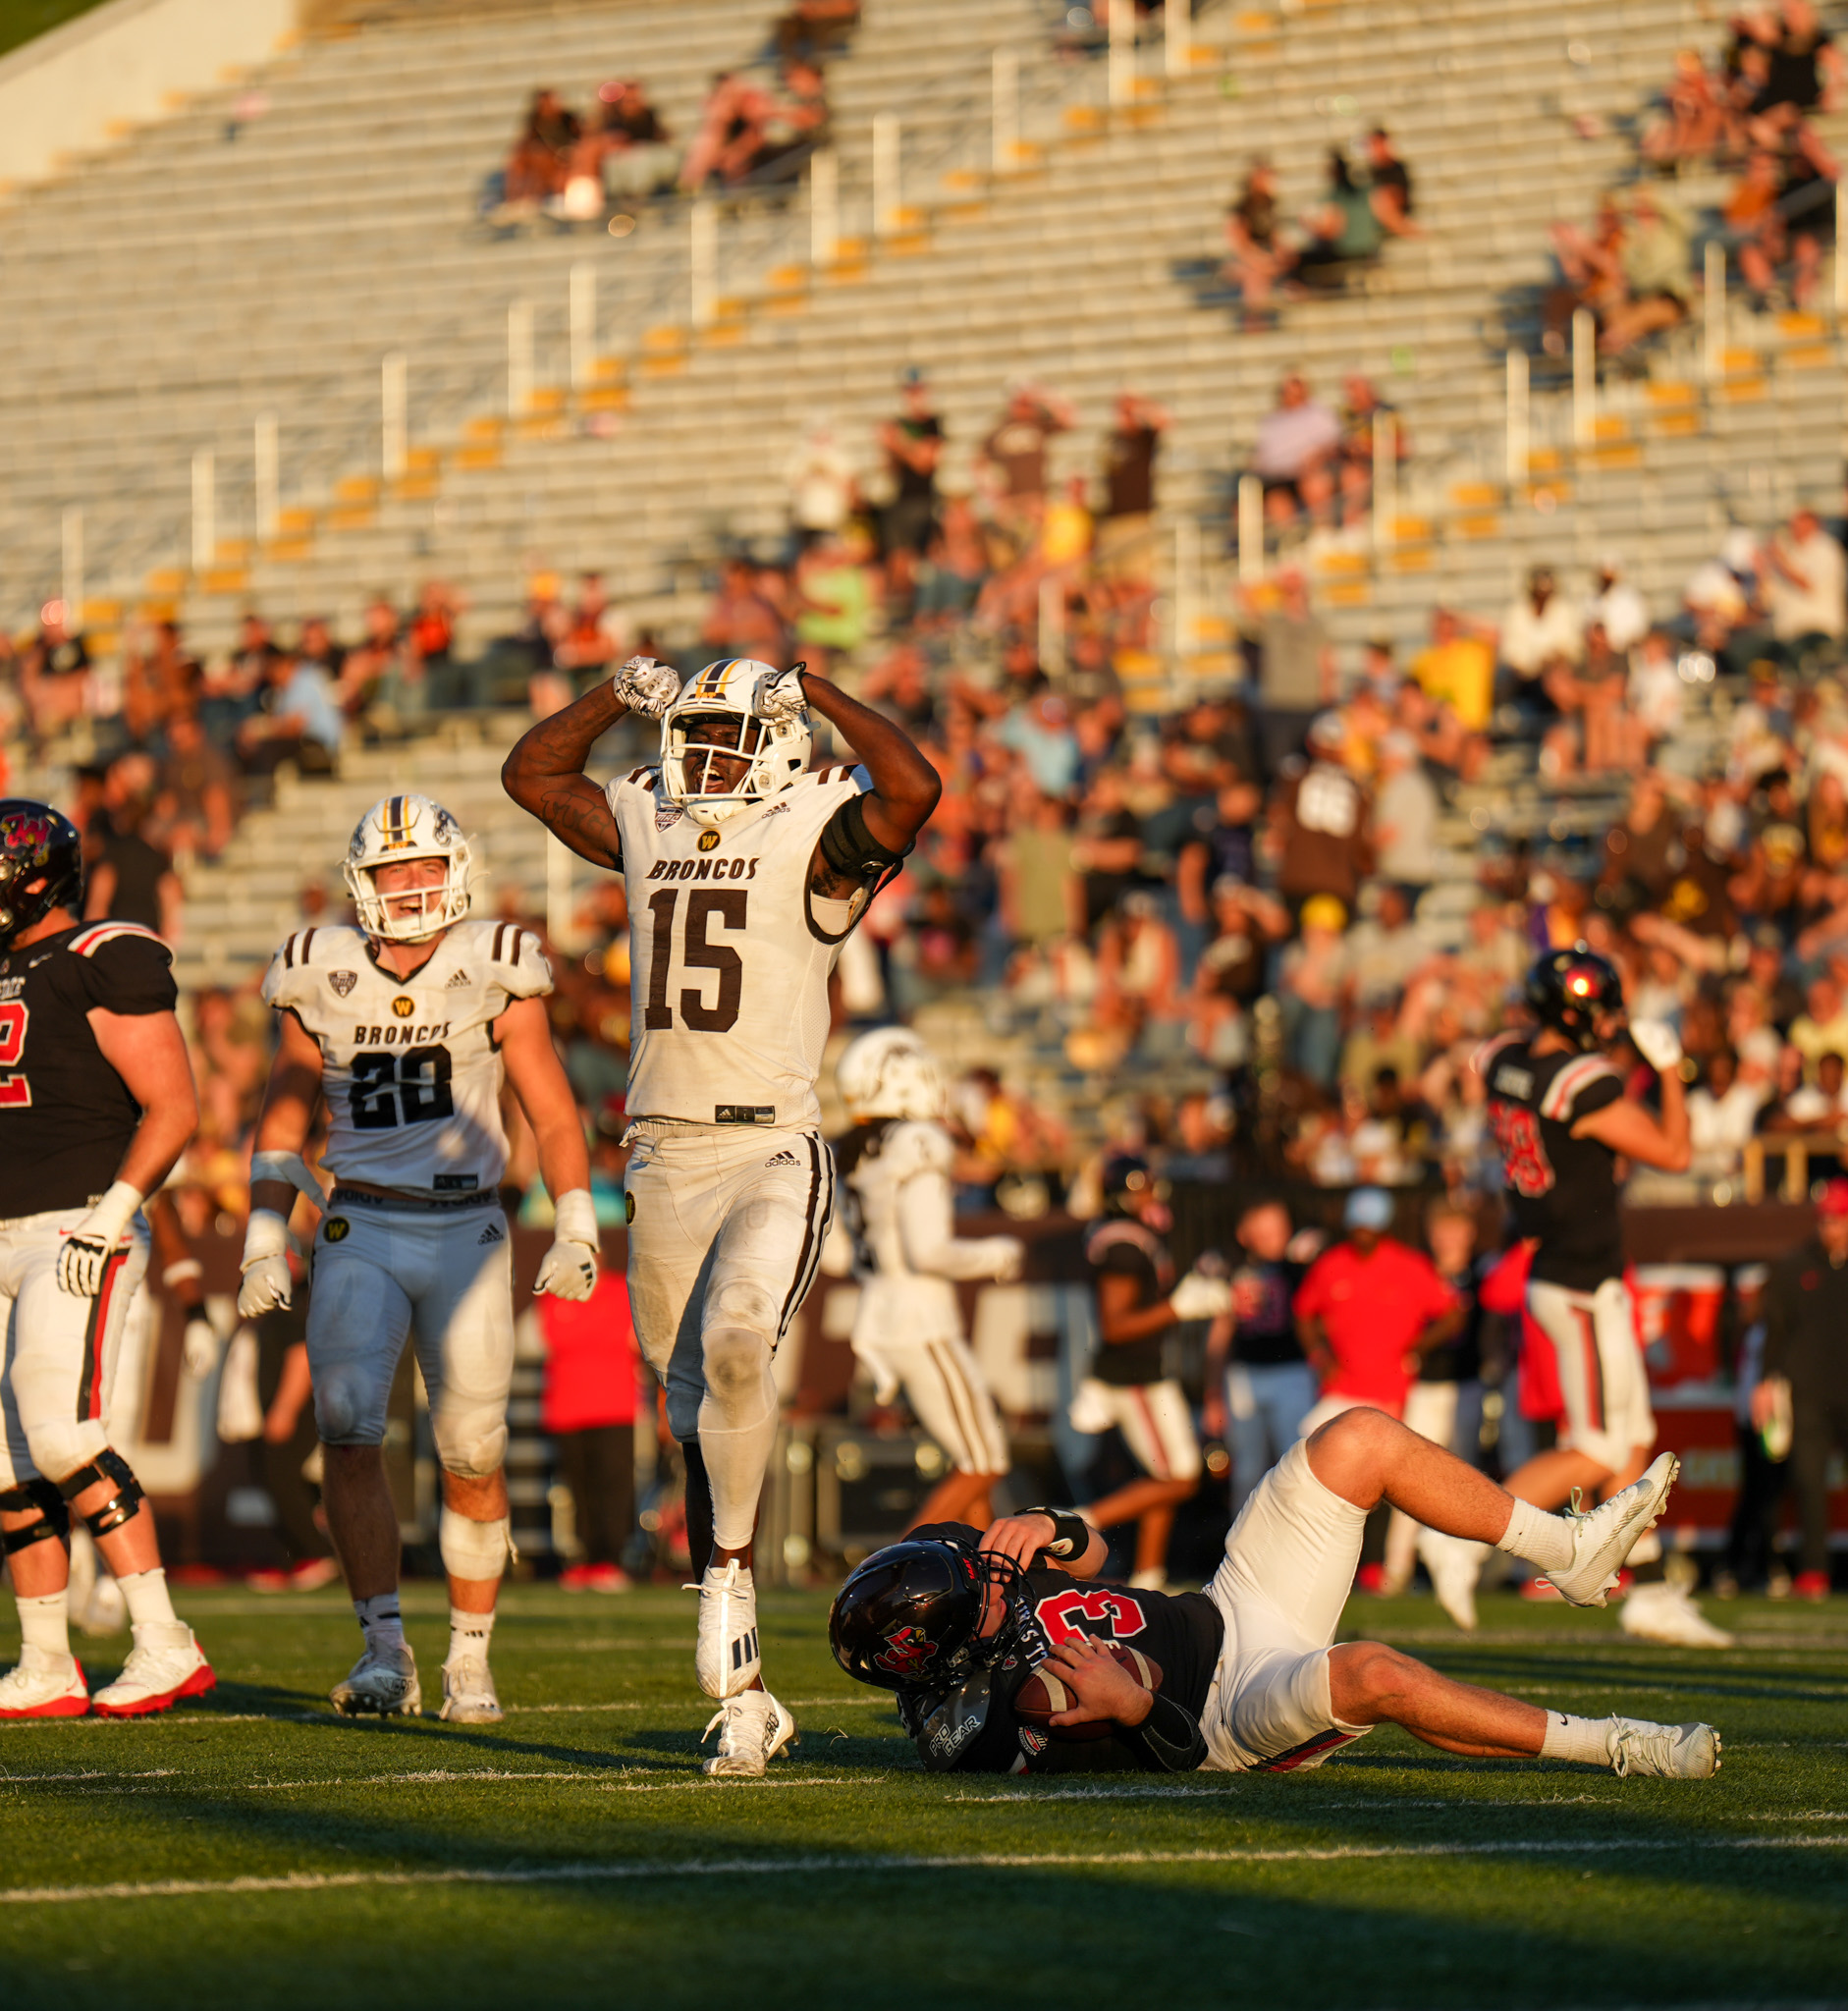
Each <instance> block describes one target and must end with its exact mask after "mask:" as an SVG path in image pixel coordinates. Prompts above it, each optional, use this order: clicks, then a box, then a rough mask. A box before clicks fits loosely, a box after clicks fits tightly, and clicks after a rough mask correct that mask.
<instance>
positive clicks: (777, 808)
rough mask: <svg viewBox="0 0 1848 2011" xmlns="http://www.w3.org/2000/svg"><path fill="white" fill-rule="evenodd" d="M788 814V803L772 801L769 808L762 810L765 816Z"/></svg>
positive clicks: (783, 815)
mask: <svg viewBox="0 0 1848 2011" xmlns="http://www.w3.org/2000/svg"><path fill="white" fill-rule="evenodd" d="M788 814H789V806H788V803H772V804H771V806H770V808H769V809H768V810H766V811H765V812H764V815H765V816H766V817H787V816H788Z"/></svg>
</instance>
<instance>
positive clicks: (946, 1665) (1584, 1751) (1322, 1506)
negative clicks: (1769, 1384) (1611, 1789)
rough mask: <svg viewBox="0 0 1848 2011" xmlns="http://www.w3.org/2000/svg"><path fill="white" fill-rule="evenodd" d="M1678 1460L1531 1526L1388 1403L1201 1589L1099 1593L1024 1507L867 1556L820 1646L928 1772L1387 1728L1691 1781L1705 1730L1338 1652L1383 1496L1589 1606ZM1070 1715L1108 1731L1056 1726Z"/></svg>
mask: <svg viewBox="0 0 1848 2011" xmlns="http://www.w3.org/2000/svg"><path fill="white" fill-rule="evenodd" d="M1675 1472H1676V1466H1675V1461H1674V1459H1673V1457H1672V1456H1671V1455H1669V1454H1666V1453H1664V1454H1663V1456H1662V1457H1661V1458H1660V1459H1659V1460H1658V1461H1657V1462H1656V1464H1655V1465H1654V1466H1653V1467H1652V1468H1651V1469H1650V1471H1649V1473H1648V1474H1647V1475H1646V1476H1645V1477H1644V1479H1643V1480H1641V1481H1639V1482H1638V1483H1637V1484H1636V1485H1635V1486H1634V1487H1632V1488H1628V1489H1626V1490H1624V1492H1623V1493H1621V1494H1619V1495H1613V1496H1612V1497H1611V1499H1610V1500H1608V1501H1606V1502H1604V1503H1603V1504H1602V1505H1601V1506H1600V1507H1598V1508H1595V1509H1593V1510H1592V1511H1591V1513H1590V1514H1587V1515H1572V1514H1568V1515H1563V1516H1557V1515H1548V1514H1545V1513H1543V1512H1542V1511H1541V1510H1540V1509H1538V1508H1535V1507H1532V1506H1530V1505H1529V1504H1528V1503H1527V1502H1525V1501H1517V1500H1516V1499H1514V1498H1513V1496H1512V1495H1508V1494H1506V1493H1504V1492H1503V1490H1502V1489H1500V1488H1498V1487H1496V1486H1495V1483H1494V1482H1493V1481H1492V1480H1490V1479H1489V1478H1488V1476H1487V1475H1485V1474H1483V1473H1480V1472H1478V1471H1477V1470H1476V1468H1474V1467H1472V1466H1468V1465H1466V1464H1465V1463H1464V1462H1463V1461H1462V1460H1460V1459H1458V1458H1456V1457H1455V1456H1454V1455H1453V1454H1452V1453H1449V1452H1447V1451H1445V1450H1443V1449H1442V1448H1441V1447H1440V1446H1437V1445H1434V1444H1433V1443H1432V1442H1431V1441H1430V1440H1428V1439H1421V1438H1420V1437H1419V1436H1418V1434H1417V1433H1415V1432H1412V1431H1408V1430H1407V1429H1406V1427H1405V1426H1403V1425H1401V1424H1400V1423H1399V1422H1398V1421H1397V1420H1396V1419H1395V1418H1389V1417H1387V1416H1386V1413H1385V1412H1384V1411H1378V1410H1372V1409H1369V1408H1366V1407H1364V1406H1363V1407H1356V1408H1355V1409H1353V1410H1348V1411H1344V1412H1342V1413H1341V1415H1340V1416H1338V1417H1336V1418H1333V1419H1332V1420H1331V1421H1330V1422H1329V1423H1328V1424H1326V1425H1324V1426H1323V1427H1322V1429H1321V1430H1320V1431H1318V1432H1316V1433H1315V1434H1314V1435H1313V1436H1312V1437H1310V1438H1308V1439H1306V1440H1305V1439H1299V1440H1297V1441H1296V1443H1295V1444H1294V1445H1292V1446H1291V1447H1290V1449H1289V1450H1288V1451H1287V1452H1286V1453H1285V1454H1284V1455H1283V1457H1282V1458H1281V1459H1280V1460H1279V1461H1278V1462H1277V1465H1276V1466H1275V1467H1273V1468H1272V1469H1271V1471H1270V1472H1269V1473H1268V1474H1266V1476H1265V1477H1264V1479H1263V1480H1262V1481H1261V1482H1260V1483H1259V1484H1258V1487H1257V1489H1256V1490H1255V1491H1254V1492H1253V1494H1252V1495H1251V1497H1250V1499H1249V1500H1248V1501H1247V1502H1246V1504H1245V1506H1244V1508H1243V1509H1242V1510H1241V1511H1240V1513H1239V1517H1238V1520H1237V1522H1235V1523H1234V1524H1233V1526H1232V1530H1231V1534H1230V1535H1229V1536H1228V1537H1227V1538H1226V1541H1225V1557H1224V1561H1223V1563H1222V1564H1221V1566H1220V1568H1219V1571H1218V1572H1217V1573H1216V1574H1215V1576H1214V1579H1213V1582H1212V1584H1211V1585H1209V1586H1208V1587H1207V1589H1206V1591H1205V1592H1204V1593H1182V1594H1179V1595H1177V1596H1176V1595H1169V1594H1167V1593H1159V1592H1150V1591H1140V1590H1138V1589H1136V1588H1134V1587H1124V1586H1114V1585H1108V1586H1107V1585H1099V1584H1097V1583H1096V1582H1095V1576H1096V1573H1097V1572H1098V1571H1099V1570H1101V1569H1102V1567H1103V1564H1104V1559H1105V1555H1106V1549H1107V1547H1106V1544H1105V1541H1104V1539H1103V1537H1102V1536H1101V1535H1099V1533H1098V1532H1097V1531H1096V1530H1095V1529H1093V1528H1092V1527H1091V1525H1090V1524H1089V1523H1088V1522H1085V1521H1084V1520H1082V1519H1081V1518H1080V1517H1079V1516H1077V1515H1075V1514H1070V1513H1067V1512H1064V1511H1062V1510H1058V1509H1049V1508H1030V1509H1027V1510H1025V1511H1024V1512H1023V1513H1021V1514H1019V1515H1015V1516H1009V1517H1008V1518H1006V1520H1005V1521H1001V1522H996V1523H991V1524H990V1525H989V1528H988V1529H987V1531H986V1532H985V1533H984V1534H982V1535H981V1536H979V1537H978V1536H977V1533H976V1532H975V1530H973V1529H972V1528H970V1527H968V1526H967V1525H966V1524H957V1523H938V1524H932V1525H929V1526H926V1527H924V1528H921V1529H917V1530H914V1531H913V1532H912V1533H911V1535H910V1537H908V1538H907V1539H906V1540H905V1541H904V1542H902V1543H898V1544H894V1545H892V1546H890V1547H889V1548H888V1549H883V1550H876V1551H875V1552H874V1553H873V1554H872V1555H871V1556H870V1557H868V1558H867V1559H866V1561H865V1562H864V1563H863V1564H861V1565H860V1566H859V1568H858V1569H857V1570H855V1571H854V1572H853V1574H852V1575H851V1576H850V1577H849V1578H848V1580H847V1582H846V1583H845V1585H843V1586H842V1589H841V1591H840V1593H839V1594H838V1595H837V1596H836V1599H835V1603H834V1607H833V1610H832V1611H831V1612H830V1614H829V1640H830V1643H831V1645H832V1646H833V1649H834V1654H835V1659H836V1660H837V1661H838V1662H839V1663H840V1664H841V1666H842V1668H843V1669H844V1670H845V1671H846V1672H847V1674H848V1675H850V1676H852V1677H854V1678H855V1679H856V1680H858V1681H860V1682H863V1683H872V1684H876V1685H878V1686H879V1687H880V1688H882V1689H887V1690H891V1691H893V1692H894V1693H896V1695H897V1701H898V1712H899V1716H900V1718H901V1719H902V1721H903V1723H904V1726H905V1729H906V1730H907V1731H908V1732H909V1733H910V1734H911V1736H912V1738H913V1739H915V1741H916V1742H917V1748H918V1753H919V1756H920V1758H921V1759H922V1760H923V1762H924V1765H925V1766H927V1767H929V1768H930V1769H931V1770H933V1771H937V1772H947V1771H951V1770H963V1771H971V1772H982V1773H1032V1772H1045V1771H1066V1770H1079V1769H1082V1770H1087V1771H1089V1770H1097V1769H1108V1768H1130V1767H1133V1768H1140V1769H1142V1770H1145V1771H1155V1772H1176V1771H1185V1770H1188V1769H1191V1768H1193V1767H1198V1766H1205V1767H1215V1768H1220V1769H1223V1770H1228V1771H1245V1770H1249V1769H1254V1768H1256V1769H1264V1770H1269V1771H1288V1770H1291V1769H1294V1768H1297V1767H1302V1766H1318V1765H1320V1764H1321V1762H1322V1761H1324V1760H1325V1759H1327V1758H1328V1756H1329V1755H1330V1754H1331V1753H1332V1752H1333V1751H1334V1750H1335V1749H1336V1748H1337V1747H1339V1746H1342V1745H1345V1744H1347V1743H1348V1742H1349V1741H1350V1740H1353V1739H1357V1738H1360V1737H1362V1736H1363V1735H1364V1734H1365V1733H1366V1732H1368V1731H1370V1730H1372V1728H1373V1727H1374V1726H1375V1725H1376V1724H1397V1725H1402V1726H1403V1727H1404V1728H1405V1729H1406V1730H1407V1731H1409V1732H1411V1733H1412V1734H1413V1736H1414V1737H1416V1738H1419V1739H1422V1740H1424V1741H1425V1743H1426V1744H1427V1745H1432V1746H1436V1747H1438V1748H1440V1750H1442V1751H1444V1752H1448V1753H1461V1754H1464V1755H1467V1756H1469V1757H1472V1758H1477V1759H1531V1758H1534V1757H1536V1756H1538V1757H1541V1758H1545V1759H1558V1760H1577V1761H1583V1762H1586V1763H1588V1764H1590V1765H1592V1766H1609V1767H1611V1768H1613V1769H1614V1770H1615V1771H1616V1772H1618V1773H1650V1774H1660V1775H1666V1776H1672V1777H1676V1778H1682V1779H1703V1778H1705V1777H1707V1776H1708V1775H1710V1774H1712V1773H1713V1772H1714V1771H1716V1770H1717V1768H1718V1766H1719V1737H1718V1734H1717V1733H1716V1732H1715V1731H1714V1730H1713V1728H1712V1726H1711V1725H1705V1724H1686V1725H1658V1724H1652V1723H1649V1722H1647V1721H1644V1720H1640V1719H1633V1718H1626V1717H1617V1716H1611V1717H1603V1718H1585V1717H1574V1716H1571V1715H1569V1714H1568V1713H1566V1712H1558V1711H1549V1710H1542V1709H1541V1707H1540V1706H1539V1705H1537V1704H1530V1703H1527V1702H1525V1701H1523V1700H1521V1699H1518V1698H1514V1697H1505V1696H1501V1695H1499V1694H1498V1693H1496V1692H1495V1691H1493V1690H1483V1689H1478V1688H1476V1687H1475V1686H1474V1685H1473V1684H1468V1683H1459V1682H1454V1681H1452V1680H1451V1679H1450V1678H1449V1677H1448V1676H1443V1675H1440V1674H1439V1673H1438V1672H1437V1670H1435V1669H1431V1668H1427V1667H1426V1666H1425V1665H1424V1664H1423V1663H1422V1662H1417V1661H1414V1660H1413V1659H1412V1658H1410V1657H1409V1656H1406V1655H1401V1654H1399V1653H1398V1652H1397V1651H1396V1650H1395V1649H1391V1648H1387V1647H1386V1646H1384V1645H1383V1644H1381V1643H1379V1642H1371V1641H1344V1642H1342V1643H1340V1644H1339V1645H1338V1646H1336V1645H1334V1633H1335V1629H1336V1627H1337V1626H1338V1624H1339V1622H1340V1617H1341V1611H1342V1608H1343V1606H1344V1605H1345V1603H1346V1601H1347V1596H1348V1592H1349V1590H1350V1588H1351V1587H1352V1585H1353V1580H1354V1567H1355V1565H1356V1564H1357V1563H1358V1561H1359V1558H1360V1542H1361V1532H1362V1530H1363V1529H1364V1528H1365V1526H1366V1520H1367V1516H1368V1514H1369V1512H1370V1511H1371V1510H1373V1509H1374V1508H1377V1507H1378V1506H1380V1504H1381V1503H1382V1502H1389V1503H1390V1504H1391V1505H1392V1506H1393V1507H1395V1508H1401V1509H1403V1510H1404V1511H1405V1512H1406V1513H1407V1514H1409V1515H1411V1516H1412V1517H1413V1518H1414V1519H1415V1520H1417V1521H1419V1522H1422V1523H1424V1524H1426V1525H1427V1526H1428V1527H1430V1528H1433V1529H1438V1530H1440V1531H1443V1532H1445V1533H1447V1534H1449V1535H1452V1536H1456V1537H1460V1538H1466V1539H1473V1540H1476V1541H1480V1542H1483V1543H1492V1544H1494V1545H1495V1547H1496V1548H1497V1549H1504V1550H1507V1551H1509V1552H1510V1553H1512V1554H1514V1555H1517V1556H1525V1557H1529V1558H1531V1559H1532V1560H1533V1561H1534V1562H1535V1563H1537V1564H1539V1565H1540V1567H1541V1568H1542V1569H1543V1570H1544V1571H1545V1572H1546V1573H1547V1575H1548V1576H1549V1578H1550V1579H1551V1581H1552V1582H1553V1584H1554V1585H1555V1586H1556V1587H1557V1588H1558V1589H1559V1591H1560V1592H1561V1594H1562V1595H1563V1596H1564V1597H1565V1598H1567V1599H1569V1600H1571V1601H1572V1602H1573V1603H1576V1604H1580V1605H1589V1604H1602V1603H1603V1599H1604V1595H1605V1593H1606V1592H1607V1590H1608V1589H1609V1587H1610V1586H1611V1585H1612V1584H1613V1583H1614V1582H1615V1578H1616V1573H1617V1570H1618V1568H1619V1567H1620V1565H1621V1564H1622V1562H1623V1559H1624V1557H1625V1556H1626V1555H1627V1554H1628V1552H1629V1549H1630V1548H1631V1546H1632V1545H1633V1544H1634V1543H1635V1542H1636V1540H1637V1539H1638V1538H1639V1537H1640V1536H1641V1535H1642V1534H1643V1533H1644V1532H1645V1531H1646V1530H1647V1529H1649V1528H1651V1527H1653V1526H1654V1522H1655V1518H1656V1517H1657V1515H1658V1514H1659V1512H1660V1510H1661V1507H1662V1504H1663V1502H1664V1500H1665V1499H1666V1497H1667V1494H1668V1490H1669V1488H1670V1486H1672V1484H1673V1481H1674V1477H1675ZM1104 1642H1124V1643H1129V1644H1132V1645H1133V1646H1134V1647H1135V1648H1137V1649H1139V1650H1141V1651H1142V1652H1143V1653H1144V1654H1146V1655H1147V1657H1148V1658H1149V1659H1150V1660H1152V1661H1154V1662H1155V1663H1157V1664H1158V1666H1159V1667H1160V1669H1161V1672H1162V1681H1161V1684H1160V1686H1159V1688H1158V1689H1156V1690H1154V1691H1151V1690H1147V1689H1145V1688H1143V1687H1142V1685H1141V1684H1139V1683H1138V1682H1136V1681H1135V1679H1134V1678H1133V1677H1132V1676H1130V1675H1129V1673H1128V1672H1127V1671H1126V1670H1125V1669H1123V1668H1122V1667H1121V1666H1120V1665H1119V1664H1118V1663H1117V1662H1116V1660H1115V1658H1114V1657H1113V1656H1110V1655H1109V1654H1107V1653H1105V1652H1104V1651H1103V1650H1102V1649H1101V1648H1100V1647H1099V1646H1097V1645H1096V1644H1098V1643H1104ZM1043 1665H1044V1666H1047V1667H1049V1668H1050V1669H1051V1670H1052V1671H1053V1672H1054V1673H1056V1674H1057V1675H1058V1676H1059V1677H1060V1679H1061V1681H1062V1682H1063V1683H1064V1685H1065V1686H1066V1688H1067V1689H1068V1690H1069V1691H1070V1692H1071V1693H1072V1695H1073V1696H1075V1697H1076V1699H1077V1700H1078V1701H1077V1704H1076V1705H1075V1706H1074V1707H1072V1708H1071V1709H1069V1710H1067V1711H1065V1712H1061V1713H1060V1714H1058V1715H1056V1716H1054V1717H1053V1718H1052V1719H1051V1721H1050V1724H1046V1725H1042V1724H1039V1723H1036V1722H1026V1721H1023V1720H1022V1719H1021V1718H1020V1716H1019V1715H1018V1713H1017V1712H1016V1710H1015V1708H1014V1707H1015V1701H1016V1699H1017V1697H1018V1695H1019V1692H1020V1689H1021V1687H1022V1685H1023V1684H1024V1683H1025V1682H1026V1680H1027V1678H1028V1677H1029V1676H1030V1675H1031V1674H1032V1673H1033V1672H1034V1671H1035V1670H1036V1669H1038V1668H1040V1667H1042V1666H1043ZM1084 1724H1102V1725H1107V1726H1108V1727H1109V1730H1108V1731H1107V1732H1106V1733H1104V1734H1103V1735H1102V1736H1099V1735H1095V1734H1093V1735H1091V1736H1088V1737H1084V1738H1082V1739H1066V1738H1061V1737H1060V1736H1059V1733H1060V1731H1065V1730H1070V1729H1071V1728H1073V1727H1076V1726H1079V1725H1084Z"/></svg>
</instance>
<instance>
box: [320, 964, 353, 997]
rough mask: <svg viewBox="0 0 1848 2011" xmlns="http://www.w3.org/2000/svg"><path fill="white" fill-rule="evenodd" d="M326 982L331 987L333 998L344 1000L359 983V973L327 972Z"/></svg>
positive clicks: (348, 971)
mask: <svg viewBox="0 0 1848 2011" xmlns="http://www.w3.org/2000/svg"><path fill="white" fill-rule="evenodd" d="M327 982H328V983H329V984H330V985H332V986H333V988H334V996H335V998H337V999H344V998H345V997H346V996H347V994H348V993H349V992H351V991H352V990H353V986H354V985H356V984H357V983H358V982H359V973H358V972H357V971H356V970H335V971H329V972H328V974H327Z"/></svg>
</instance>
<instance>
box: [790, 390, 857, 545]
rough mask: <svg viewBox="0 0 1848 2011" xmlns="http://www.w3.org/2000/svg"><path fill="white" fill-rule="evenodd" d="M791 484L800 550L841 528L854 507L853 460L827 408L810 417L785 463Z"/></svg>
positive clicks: (792, 513) (793, 526) (792, 518)
mask: <svg viewBox="0 0 1848 2011" xmlns="http://www.w3.org/2000/svg"><path fill="white" fill-rule="evenodd" d="M784 475H785V478H786V479H787V480H788V484H789V526H790V529H791V530H792V531H793V532H794V534H795V541H796V546H797V549H798V550H799V551H807V549H808V548H809V546H810V545H812V544H815V543H816V542H818V540H820V539H821V538H824V537H826V536H827V535H828V533H829V532H830V531H837V530H839V529H840V528H841V527H842V525H843V524H844V523H845V522H846V520H847V516H848V515H849V513H850V512H851V510H852V508H853V463H852V462H850V461H849V460H848V459H847V457H846V453H845V451H844V450H843V449H842V445H841V442H840V440H839V439H838V438H837V437H836V434H835V429H834V425H833V422H832V421H831V420H830V419H829V417H828V415H827V414H826V413H825V412H816V413H814V414H812V415H811V416H810V418H809V421H808V425H807V428H806V429H805V430H804V432H803V434H802V438H801V439H800V441H798V442H797V444H796V447H795V451H794V452H793V453H792V454H791V455H790V456H789V458H788V461H787V462H785V463H784Z"/></svg>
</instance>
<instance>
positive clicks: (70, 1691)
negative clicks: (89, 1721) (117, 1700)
mask: <svg viewBox="0 0 1848 2011" xmlns="http://www.w3.org/2000/svg"><path fill="white" fill-rule="evenodd" d="M88 1711H89V1686H88V1685H87V1684H86V1683H85V1682H84V1680H83V1664H82V1662H81V1661H79V1660H78V1659H77V1658H76V1657H75V1656H70V1655H47V1654H46V1653H45V1651H44V1650H43V1649H42V1648H34V1647H33V1646H32V1645H31V1644H30V1643H29V1642H28V1643H27V1645H26V1646H25V1647H23V1648H22V1649H21V1650H20V1661H19V1666H18V1667H17V1668H11V1669H8V1670H7V1672H6V1674H5V1675H4V1676H0V1717H82V1716H84V1715H85V1714H86V1713H87V1712H88Z"/></svg>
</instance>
